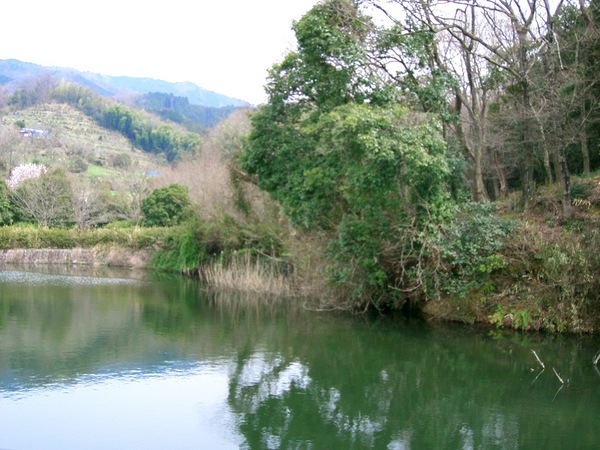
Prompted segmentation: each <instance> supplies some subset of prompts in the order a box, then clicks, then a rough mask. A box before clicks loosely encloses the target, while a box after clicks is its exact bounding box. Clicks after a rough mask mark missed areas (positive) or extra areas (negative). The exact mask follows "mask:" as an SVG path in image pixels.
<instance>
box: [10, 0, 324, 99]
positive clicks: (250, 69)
mask: <svg viewBox="0 0 600 450" xmlns="http://www.w3.org/2000/svg"><path fill="white" fill-rule="evenodd" d="M317 2H318V0H197V1H193V0H192V1H190V0H169V1H164V0H156V1H148V2H142V1H136V0H102V1H88V2H83V1H81V0H29V1H27V2H17V1H7V2H3V5H2V15H3V20H2V26H1V27H0V59H10V58H14V59H18V60H21V61H25V62H32V63H35V64H40V65H45V66H46V65H49V66H60V67H71V68H74V69H78V70H81V71H90V72H97V73H102V74H105V75H115V76H118V75H127V76H133V77H147V78H157V79H161V80H166V81H173V82H175V81H191V82H194V83H196V84H197V85H198V86H200V87H202V88H204V89H209V90H211V91H215V92H218V93H219V94H224V95H227V96H229V97H235V98H239V99H242V100H245V101H248V102H250V103H252V104H259V103H262V102H264V101H265V100H266V97H265V95H264V92H263V86H264V84H265V81H266V79H265V78H266V71H267V70H268V69H269V68H270V67H271V66H272V65H273V64H274V63H276V62H278V61H280V60H281V58H282V57H283V55H284V54H285V53H286V52H287V51H288V50H290V49H292V48H293V46H294V44H295V39H294V34H293V32H292V30H291V25H292V21H293V20H298V19H300V18H301V17H302V15H303V14H304V13H305V12H307V11H308V10H309V9H310V8H311V7H312V6H313V5H315V4H316V3H317Z"/></svg>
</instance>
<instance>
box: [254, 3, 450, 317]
mask: <svg viewBox="0 0 600 450" xmlns="http://www.w3.org/2000/svg"><path fill="white" fill-rule="evenodd" d="M294 30H295V33H296V38H297V42H298V49H297V51H295V52H291V53H290V54H288V55H287V56H286V57H285V58H284V60H283V61H282V62H281V63H280V64H277V65H276V66H274V67H273V69H272V70H271V72H270V77H269V83H268V86H267V91H268V94H269V101H268V102H267V104H266V105H265V106H263V107H262V108H261V109H260V110H258V111H257V112H256V113H255V114H254V115H253V117H252V126H253V129H252V132H251V134H250V137H249V140H248V144H247V146H246V149H245V153H244V155H243V157H242V166H243V168H244V169H245V170H246V171H247V172H248V173H249V174H250V175H253V176H256V177H257V179H258V183H259V185H260V186H261V187H262V188H264V189H265V190H267V191H268V192H270V193H271V194H272V196H273V197H274V198H276V199H277V200H278V201H279V202H280V203H281V204H282V205H283V207H284V209H285V211H286V213H287V214H288V215H289V217H290V218H291V220H292V222H293V223H294V224H295V225H296V226H298V227H300V228H302V229H305V230H317V231H319V232H323V233H326V234H327V235H328V236H329V237H330V245H329V248H328V254H329V257H330V258H331V262H332V264H331V276H332V280H334V281H336V282H338V283H339V284H340V285H343V286H344V287H349V286H350V287H351V292H350V294H351V297H352V299H354V303H353V306H366V305H375V306H377V307H385V306H386V305H389V304H390V303H391V302H397V301H398V300H399V301H400V302H402V301H403V299H404V296H403V295H402V292H403V291H405V290H407V289H405V288H408V287H409V286H410V285H411V284H414V278H415V273H416V272H415V270H413V269H414V267H416V266H418V265H419V263H420V259H419V258H420V257H421V256H422V255H423V254H422V252H421V250H422V249H421V248H419V242H418V238H417V237H418V235H419V233H420V232H421V231H423V230H425V229H426V228H427V227H429V226H431V225H432V224H434V223H439V222H440V221H443V220H444V219H445V218H446V217H448V215H449V213H450V211H451V210H452V203H451V201H450V198H449V195H448V194H447V192H448V190H447V189H446V188H447V179H448V176H449V174H450V168H449V164H448V161H447V158H446V153H445V148H446V146H445V143H444V141H443V139H442V137H441V136H442V135H441V130H440V126H439V123H437V122H436V121H435V120H434V119H433V117H432V116H429V115H425V114H422V113H414V112H411V111H410V110H409V109H408V108H406V107H405V106H402V105H401V104H400V102H399V101H398V98H399V96H400V94H401V93H400V92H399V91H398V89H397V87H396V86H395V85H393V84H389V83H386V82H385V81H384V80H383V79H382V78H381V77H380V76H379V73H378V70H377V68H376V65H373V64H372V63H371V55H372V54H373V52H372V47H371V46H372V45H374V43H375V39H374V38H375V32H376V28H375V26H374V25H373V23H372V21H371V20H370V19H369V17H367V16H366V15H365V14H364V13H363V12H362V11H361V9H360V7H359V2H356V1H351V0H329V1H324V2H322V3H319V4H317V5H316V6H315V7H314V8H313V9H312V10H311V11H309V12H308V13H307V14H306V15H305V16H304V17H302V19H301V20H300V21H298V22H296V23H295V24H294ZM398 255H410V257H407V258H402V257H400V258H399V257H398ZM398 261H401V262H400V263H399V264H398ZM409 266H410V267H409ZM417 277H418V275H417Z"/></svg>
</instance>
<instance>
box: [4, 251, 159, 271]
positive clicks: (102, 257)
mask: <svg viewBox="0 0 600 450" xmlns="http://www.w3.org/2000/svg"><path fill="white" fill-rule="evenodd" d="M149 263H150V252H149V251H148V250H132V249H126V248H120V247H102V248H91V249H89V248H72V249H56V248H50V249H22V248H17V249H6V250H0V265H6V264H11V265H28V266H38V265H85V266H108V267H127V268H134V269H142V268H146V267H148V265H149Z"/></svg>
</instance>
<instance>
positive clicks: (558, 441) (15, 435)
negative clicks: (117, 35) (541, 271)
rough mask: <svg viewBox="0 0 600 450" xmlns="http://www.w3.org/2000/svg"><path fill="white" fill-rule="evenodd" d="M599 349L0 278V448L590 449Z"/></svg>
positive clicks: (266, 301) (83, 280) (188, 295)
mask: <svg viewBox="0 0 600 450" xmlns="http://www.w3.org/2000/svg"><path fill="white" fill-rule="evenodd" d="M24 280H25V281H24ZM598 348H600V342H599V340H598V339H597V338H586V339H583V338H580V339H572V338H564V337H560V338H552V337H549V336H523V335H512V336H490V335H489V334H488V333H485V332H475V331H473V330H469V329H463V328H458V327H446V326H433V325H426V324H422V323H415V322H407V321H401V322H397V321H396V322H394V321H389V320H384V319H382V318H378V319H366V318H364V317H360V318H359V317H348V316H334V315H331V314H323V315H322V314H316V313H312V312H308V311H305V310H304V309H303V308H302V307H301V305H298V304H297V303H296V302H293V301H289V300H286V299H278V298H257V297H255V296H239V295H234V294H231V293H223V292H219V293H215V292H207V291H204V290H202V289H201V288H200V286H199V285H198V284H197V283H195V282H193V281H191V280H185V279H182V278H175V279H172V278H171V279H153V278H152V277H149V276H147V275H145V276H142V277H140V276H137V275H136V276H135V277H133V278H131V277H129V276H128V275H127V274H123V273H113V274H112V277H108V278H104V279H103V280H99V279H96V278H94V277H92V276H91V274H80V273H72V272H71V273H60V274H56V273H54V274H44V275H40V274H34V273H31V272H27V273H25V272H19V271H11V272H0V423H2V427H3V432H2V433H0V448H128V447H137V448H250V449H254V448H256V449H259V448H260V449H263V448H315V449H318V448H348V449H351V448H376V449H379V448H382V449H408V448H415V449H418V448H464V449H475V448H503V449H505V448H567V447H568V448H595V447H597V446H598V445H599V444H600V437H599V436H598V433H597V432H596V424H597V422H598V420H599V419H600V376H599V375H598V374H597V372H595V371H594V369H593V367H592V366H591V364H590V361H591V358H592V356H593V355H594V354H595V352H596V351H597V350H598ZM531 349H535V350H536V351H537V352H538V354H539V355H540V357H541V358H542V359H543V360H544V362H545V363H546V365H547V369H546V370H545V371H544V372H543V373H540V370H539V369H540V366H539V364H538V363H537V361H536V360H535V358H534V357H533V355H532V353H531ZM552 367H554V368H556V370H557V371H558V372H559V373H560V374H561V377H563V378H564V379H565V380H566V379H569V380H570V382H569V383H568V384H565V385H564V386H563V385H561V384H560V383H559V381H558V379H557V377H556V376H555V375H554V373H553V372H552V371H551V370H550V368H552ZM559 389H560V390H559ZM40 423H41V425H36V426H35V427H33V428H32V424H40ZM5 426H6V428H5ZM4 429H6V430H7V431H6V432H5V431H4Z"/></svg>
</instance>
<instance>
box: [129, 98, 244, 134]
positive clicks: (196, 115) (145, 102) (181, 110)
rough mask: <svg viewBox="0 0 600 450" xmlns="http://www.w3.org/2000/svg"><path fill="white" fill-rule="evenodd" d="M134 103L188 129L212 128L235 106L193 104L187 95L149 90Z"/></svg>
mask: <svg viewBox="0 0 600 450" xmlns="http://www.w3.org/2000/svg"><path fill="white" fill-rule="evenodd" d="M135 105H136V106H137V107H139V108H143V109H145V110H146V111H151V112H153V113H155V114H157V115H159V116H160V117H161V118H162V119H164V120H167V121H170V122H175V123H178V124H180V125H183V126H185V127H186V128H188V129H190V130H196V131H201V130H202V129H206V128H213V127H214V126H216V125H217V124H218V123H220V122H221V121H223V120H224V119H225V118H227V116H229V115H230V114H231V113H232V112H234V111H235V110H237V109H239V107H236V106H224V107H221V108H215V107H209V106H202V105H194V104H191V103H190V102H189V100H188V98H187V97H179V96H176V95H173V94H166V93H164V92H150V93H148V94H145V95H143V96H140V97H139V98H137V99H136V100H135Z"/></svg>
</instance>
